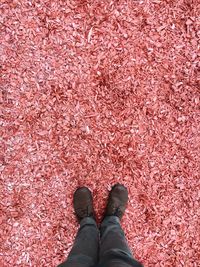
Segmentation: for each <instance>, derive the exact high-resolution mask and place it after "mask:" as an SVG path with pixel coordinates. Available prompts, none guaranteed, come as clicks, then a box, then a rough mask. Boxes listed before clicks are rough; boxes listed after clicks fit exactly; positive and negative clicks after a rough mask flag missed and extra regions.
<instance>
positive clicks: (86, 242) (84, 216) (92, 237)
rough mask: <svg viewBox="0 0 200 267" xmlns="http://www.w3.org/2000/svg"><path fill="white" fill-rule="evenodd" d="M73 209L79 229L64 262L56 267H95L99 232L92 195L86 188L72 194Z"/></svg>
mask: <svg viewBox="0 0 200 267" xmlns="http://www.w3.org/2000/svg"><path fill="white" fill-rule="evenodd" d="M74 209H75V213H76V216H77V218H78V220H79V222H80V228H79V231H78V234H77V236H76V239H75V242H74V245H73V247H72V250H71V252H70V253H69V256H68V258H67V260H66V261H65V262H63V263H62V264H60V265H59V266H58V267H93V266H96V265H97V261H98V250H99V230H98V228H97V224H96V221H95V219H94V209H93V203H92V195H91V192H90V191H89V189H87V188H86V187H83V188H79V189H78V190H77V191H76V192H75V194H74Z"/></svg>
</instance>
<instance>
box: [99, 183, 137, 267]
mask: <svg viewBox="0 0 200 267" xmlns="http://www.w3.org/2000/svg"><path fill="white" fill-rule="evenodd" d="M127 201H128V192H127V189H126V188H125V187H124V186H122V185H119V184H117V185H115V186H114V187H113V188H112V190H111V192H110V195H109V200H108V205H107V208H106V213H105V217H104V220H103V222H102V223H101V227H100V236H101V240H100V254H99V265H98V266H99V267H132V266H134V267H141V266H142V265H141V263H139V262H137V261H136V260H135V259H134V258H133V256H132V253H131V251H130V249H129V247H128V244H127V241H126V238H125V235H124V232H123V230H122V228H121V226H120V219H121V218H122V216H123V214H124V212H125V209H126V205H127Z"/></svg>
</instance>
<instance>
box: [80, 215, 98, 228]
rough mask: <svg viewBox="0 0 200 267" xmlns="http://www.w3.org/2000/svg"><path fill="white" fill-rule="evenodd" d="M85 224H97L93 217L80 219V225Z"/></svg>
mask: <svg viewBox="0 0 200 267" xmlns="http://www.w3.org/2000/svg"><path fill="white" fill-rule="evenodd" d="M86 224H90V225H95V226H97V223H96V221H95V219H94V218H93V217H85V218H83V219H82V220H81V221H80V227H81V226H84V225H86Z"/></svg>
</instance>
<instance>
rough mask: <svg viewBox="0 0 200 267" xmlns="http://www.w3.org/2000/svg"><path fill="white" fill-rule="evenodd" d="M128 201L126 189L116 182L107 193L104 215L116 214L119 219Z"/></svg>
mask: <svg viewBox="0 0 200 267" xmlns="http://www.w3.org/2000/svg"><path fill="white" fill-rule="evenodd" d="M127 203H128V190H127V188H126V187H125V186H123V185H122V184H116V185H114V186H113V187H112V190H111V191H110V193H109V197H108V204H107V207H106V212H105V214H104V217H106V216H117V217H119V219H120V220H121V218H122V216H123V215H124V212H125V210H126V206H127Z"/></svg>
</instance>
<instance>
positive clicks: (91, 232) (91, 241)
mask: <svg viewBox="0 0 200 267" xmlns="http://www.w3.org/2000/svg"><path fill="white" fill-rule="evenodd" d="M99 243H100V244H99ZM58 267H142V264H141V263H139V262H137V261H136V260H134V259H133V256H132V254H131V251H130V249H129V247H128V244H127V241H126V239H125V236H124V232H123V230H122V228H121V226H120V221H119V218H118V217H116V216H108V217H106V218H105V219H104V220H103V222H102V224H101V226H100V242H99V229H98V227H97V224H96V222H95V221H94V219H92V218H89V217H87V218H84V219H83V220H82V221H81V223H80V229H79V231H78V234H77V236H76V239H75V242H74V246H73V248H72V250H71V252H70V253H69V256H68V258H67V260H66V261H65V262H64V263H62V264H60V265H59V266H58Z"/></svg>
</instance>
